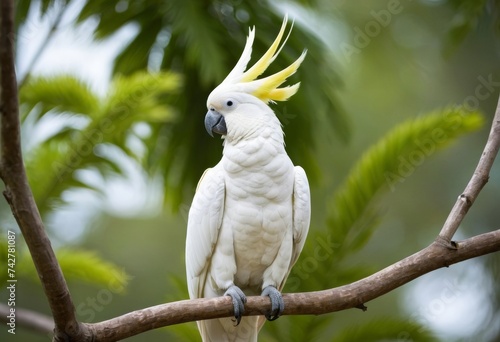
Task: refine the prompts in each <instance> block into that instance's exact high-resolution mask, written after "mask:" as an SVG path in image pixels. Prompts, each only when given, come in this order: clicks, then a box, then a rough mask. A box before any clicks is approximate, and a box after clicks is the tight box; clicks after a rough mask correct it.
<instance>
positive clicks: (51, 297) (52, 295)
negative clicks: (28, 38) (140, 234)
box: [0, 0, 81, 341]
mask: <svg viewBox="0 0 500 342" xmlns="http://www.w3.org/2000/svg"><path fill="white" fill-rule="evenodd" d="M0 6H1V7H0V25H1V26H0V69H1V70H0V111H1V131H0V133H1V137H0V144H1V159H0V177H1V178H2V180H3V182H4V183H5V191H4V193H3V194H4V196H5V199H6V200H7V202H8V203H9V205H10V207H11V210H12V213H13V214H14V217H15V219H16V221H17V223H18V225H19V228H20V229H21V232H22V234H23V236H24V239H25V240H26V244H27V246H28V248H29V251H30V253H31V257H32V259H33V262H34V264H35V267H36V270H37V272H38V276H39V277H40V280H41V283H42V286H43V290H44V291H45V295H46V296H47V299H48V302H49V305H50V308H51V311H52V314H53V316H54V322H55V327H56V331H55V340H56V341H57V340H59V339H60V338H61V339H63V338H64V337H65V336H64V334H65V332H66V333H67V334H68V335H69V336H78V335H79V334H80V332H79V330H80V328H81V324H80V323H78V321H77V320H76V317H75V307H74V305H73V302H72V300H71V297H70V293H69V290H68V287H67V285H66V281H65V279H64V277H63V274H62V272H61V269H60V267H59V263H58V262H57V259H56V256H55V254H54V251H53V250H52V246H51V244H50V240H49V238H48V236H47V234H46V232H45V229H44V226H43V223H42V219H41V217H40V213H39V212H38V208H37V206H36V204H35V201H34V199H33V194H32V192H31V188H30V187H29V184H28V179H27V177H26V171H25V168H24V164H23V156H22V151H21V132H20V123H19V106H18V94H17V83H16V72H15V66H14V65H15V64H14V45H15V44H14V43H15V31H14V1H12V0H2V1H1V5H0Z"/></svg>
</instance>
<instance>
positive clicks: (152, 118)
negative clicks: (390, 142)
mask: <svg viewBox="0 0 500 342" xmlns="http://www.w3.org/2000/svg"><path fill="white" fill-rule="evenodd" d="M180 84H181V81H180V78H179V77H178V76H177V75H175V74H172V73H160V74H147V73H143V72H138V73H136V74H133V75H131V76H127V77H125V76H119V77H116V79H115V80H114V81H113V83H112V85H111V87H110V91H109V94H108V95H107V96H106V97H105V98H100V97H99V96H97V95H96V94H94V93H93V92H92V91H91V90H90V87H89V86H88V85H87V84H85V83H83V82H81V81H79V80H77V79H75V78H74V77H72V76H54V77H50V78H45V77H40V78H33V79H31V80H30V81H29V82H28V83H27V84H26V85H25V86H24V87H23V88H22V89H21V92H20V100H21V103H22V109H23V117H24V118H25V120H26V121H30V122H34V127H35V129H36V127H37V124H38V122H39V121H40V120H41V119H42V118H43V117H44V116H46V115H52V116H56V117H58V118H59V119H60V122H61V123H62V124H61V127H60V129H58V130H57V131H56V132H55V133H53V134H52V135H51V136H50V137H48V138H47V139H45V140H44V141H42V142H41V143H39V144H37V146H36V147H35V148H33V149H32V150H29V151H27V153H26V168H27V171H28V177H29V181H30V184H31V187H32V189H33V193H34V196H35V200H36V202H37V205H38V208H39V210H40V212H41V213H42V214H44V213H47V211H48V210H49V209H50V208H51V206H52V205H54V204H55V203H57V202H58V201H60V200H61V194H62V192H63V191H64V190H67V189H69V188H72V187H85V188H92V189H94V190H96V191H99V189H98V188H95V187H92V186H90V185H89V184H86V183H83V182H82V181H81V180H80V179H79V178H78V171H81V170H85V169H90V168H93V169H94V170H98V171H99V172H100V173H101V174H102V175H103V176H104V177H105V176H108V175H112V174H121V173H122V171H121V168H120V165H119V163H118V162H117V161H116V160H115V159H113V158H110V157H108V156H107V155H106V146H115V147H118V148H119V149H121V150H122V151H123V152H124V153H125V154H126V155H128V156H129V157H131V158H134V159H135V160H137V161H138V162H140V163H146V160H145V159H144V156H143V155H141V154H140V153H138V152H137V151H135V150H134V149H132V148H130V146H129V145H128V139H129V138H130V137H132V136H134V137H136V138H138V139H140V140H143V141H146V140H148V139H150V137H148V136H146V137H141V136H138V135H137V134H135V133H134V130H133V128H134V125H135V124H137V123H146V124H148V125H151V126H155V125H156V126H158V125H160V124H168V123H170V124H171V123H172V122H174V121H175V119H176V111H175V109H174V108H173V107H171V104H170V103H171V101H172V96H173V95H175V94H176V93H177V92H178V88H179V86H180ZM72 119H73V120H74V119H80V121H82V122H84V123H83V124H80V125H75V124H71V122H72V121H71V120H72Z"/></svg>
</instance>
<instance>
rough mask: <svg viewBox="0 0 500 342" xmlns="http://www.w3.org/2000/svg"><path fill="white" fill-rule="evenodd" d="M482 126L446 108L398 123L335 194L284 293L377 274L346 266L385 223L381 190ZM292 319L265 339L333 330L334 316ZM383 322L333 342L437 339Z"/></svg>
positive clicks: (473, 116)
mask: <svg viewBox="0 0 500 342" xmlns="http://www.w3.org/2000/svg"><path fill="white" fill-rule="evenodd" d="M482 123H483V117H482V115H480V114H479V113H477V112H469V111H466V110H464V109H462V108H459V107H454V108H447V109H443V110H439V111H436V112H432V113H429V114H426V115H423V116H421V117H418V118H416V119H412V120H409V121H408V122H405V123H402V124H400V125H399V126H397V127H396V128H394V129H393V130H392V131H391V132H389V133H388V134H386V135H385V136H384V137H383V138H382V139H381V140H380V141H379V142H378V143H376V144H375V145H373V146H372V147H370V148H369V149H368V150H367V151H366V152H365V153H364V154H363V156H362V157H361V158H360V160H359V161H358V162H357V163H356V164H355V165H354V167H353V168H352V169H351V171H350V172H349V174H348V176H347V178H346V180H345V181H344V182H343V183H342V184H341V185H340V186H339V188H338V189H337V191H335V193H334V194H333V196H332V199H331V201H330V203H329V205H328V208H329V209H328V213H329V216H328V217H327V219H326V228H327V229H326V232H319V231H312V232H311V233H310V234H309V237H308V241H307V243H306V247H305V248H304V251H303V252H302V255H301V257H300V258H299V260H298V262H297V264H296V265H295V267H294V268H293V269H292V272H291V274H290V277H289V278H288V282H287V285H286V286H285V291H286V292H296V291H297V290H300V291H314V290H320V289H327V288H332V287H336V286H340V285H343V284H348V283H351V282H354V281H356V280H359V279H360V278H362V277H363V276H366V275H367V274H369V273H373V272H374V271H375V270H373V269H371V268H370V267H369V266H366V267H352V266H351V265H349V266H346V264H345V259H346V257H347V256H349V255H352V253H354V252H356V251H357V250H359V249H360V248H362V247H363V246H365V245H366V243H367V242H368V241H369V239H370V237H371V236H372V233H373V232H374V230H375V229H376V227H377V226H378V224H379V223H380V221H381V216H380V214H379V213H378V211H377V210H376V208H374V206H373V205H372V203H373V202H374V199H375V198H376V196H377V195H379V194H380V193H381V192H382V190H385V191H387V190H389V189H392V190H393V188H394V187H395V186H396V183H399V182H403V181H404V179H406V178H407V177H410V176H411V175H412V174H413V173H414V172H415V170H416V169H417V168H418V167H419V166H420V165H422V164H423V163H424V160H425V159H426V158H429V157H431V156H432V155H433V154H434V153H435V152H436V151H438V150H439V149H442V148H443V147H445V146H447V145H449V144H450V143H452V142H453V141H455V140H457V139H458V138H459V137H460V136H463V135H464V134H467V133H469V132H472V131H474V130H477V129H479V128H480V127H481V125H482ZM316 274H317V276H316ZM322 275H330V276H328V277H325V276H322ZM289 320H290V321H291V323H290V326H289V327H287V328H284V327H283V325H278V324H274V325H273V326H272V327H270V328H269V329H270V330H269V331H268V332H267V334H269V335H270V336H273V337H274V338H275V339H277V338H278V337H279V338H283V337H284V336H287V337H288V338H287V339H288V340H292V339H293V340H312V339H314V338H315V336H316V335H317V334H321V331H322V330H325V329H326V328H327V327H328V326H329V325H331V322H332V320H334V316H332V315H324V316H319V317H306V318H303V317H301V318H300V319H298V318H297V317H290V318H289ZM385 321H386V322H387V324H380V322H378V321H377V322H372V323H368V324H367V325H356V326H355V327H353V328H348V329H347V330H346V331H341V332H339V333H338V334H337V335H334V337H333V339H332V341H344V340H346V338H347V340H359V341H379V340H382V339H397V336H398V334H399V333H400V332H404V333H407V332H410V333H411V334H410V335H411V337H412V338H413V339H414V340H415V339H416V340H419V341H433V340H434V339H433V338H431V336H430V335H429V334H428V333H427V332H425V331H423V329H422V328H418V329H417V325H415V323H413V322H408V321H404V320H395V319H389V318H387V319H386V320H385ZM266 327H267V326H266ZM266 329H267V328H266ZM297 336H299V337H300V338H298V339H297ZM349 336H350V338H349ZM352 336H359V338H353V337H352ZM271 340H272V339H271Z"/></svg>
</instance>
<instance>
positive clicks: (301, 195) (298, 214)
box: [288, 166, 311, 272]
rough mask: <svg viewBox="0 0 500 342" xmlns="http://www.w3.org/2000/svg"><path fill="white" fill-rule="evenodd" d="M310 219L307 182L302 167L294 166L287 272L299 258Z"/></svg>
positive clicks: (309, 198) (309, 199)
mask: <svg viewBox="0 0 500 342" xmlns="http://www.w3.org/2000/svg"><path fill="white" fill-rule="evenodd" d="M310 220H311V195H310V192H309V182H308V181H307V176H306V173H305V171H304V169H303V168H301V167H300V166H295V182H294V186H293V251H292V259H291V261H290V267H289V269H288V272H290V270H291V269H292V267H293V265H294V264H295V262H296V261H297V259H298V258H299V255H300V252H302V248H303V247H304V243H305V242H306V237H307V233H308V231H309V223H310Z"/></svg>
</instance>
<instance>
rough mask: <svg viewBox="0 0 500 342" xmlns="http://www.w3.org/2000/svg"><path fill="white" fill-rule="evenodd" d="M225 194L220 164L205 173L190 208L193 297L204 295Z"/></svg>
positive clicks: (188, 255) (188, 257)
mask: <svg viewBox="0 0 500 342" xmlns="http://www.w3.org/2000/svg"><path fill="white" fill-rule="evenodd" d="M224 197H225V183H224V174H223V172H222V170H221V168H220V167H218V165H217V166H215V167H213V168H210V169H207V170H206V171H205V172H204V173H203V176H202V177H201V179H200V181H199V182H198V186H197V188H196V194H195V196H194V199H193V203H192V204H191V209H190V210H189V218H188V227H187V236H186V273H187V282H188V290H189V297H190V298H201V297H203V288H204V285H205V280H206V276H207V272H208V266H209V265H210V259H211V258H212V254H213V251H214V248H215V246H216V244H217V239H218V236H219V230H220V227H221V224H222V217H223V215H224Z"/></svg>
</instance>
